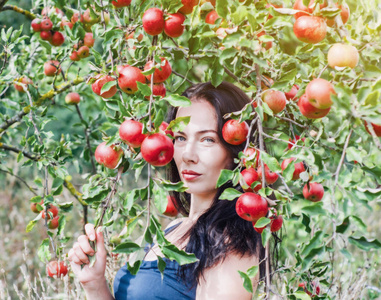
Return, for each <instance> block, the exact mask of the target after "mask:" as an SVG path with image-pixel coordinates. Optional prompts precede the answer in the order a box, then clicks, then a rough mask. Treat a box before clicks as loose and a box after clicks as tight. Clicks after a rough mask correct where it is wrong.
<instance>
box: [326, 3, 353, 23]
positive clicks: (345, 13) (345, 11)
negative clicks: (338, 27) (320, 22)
mask: <svg viewBox="0 0 381 300" xmlns="http://www.w3.org/2000/svg"><path fill="white" fill-rule="evenodd" d="M335 6H336V7H337V8H339V9H341V12H340V17H341V20H342V21H343V24H345V23H347V22H348V19H349V6H348V4H346V3H343V4H342V5H339V4H338V3H335ZM327 25H328V26H330V27H332V26H333V25H335V19H327Z"/></svg>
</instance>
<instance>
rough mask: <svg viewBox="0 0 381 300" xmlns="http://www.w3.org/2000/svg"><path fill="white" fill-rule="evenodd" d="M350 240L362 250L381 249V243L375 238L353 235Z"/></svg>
mask: <svg viewBox="0 0 381 300" xmlns="http://www.w3.org/2000/svg"><path fill="white" fill-rule="evenodd" d="M348 240H349V242H350V243H351V244H353V245H355V246H357V247H359V248H360V249H362V250H365V251H369V250H370V249H380V248H381V243H380V242H379V241H378V240H376V239H374V240H367V239H366V238H365V237H363V236H362V237H360V238H356V237H353V236H350V237H348Z"/></svg>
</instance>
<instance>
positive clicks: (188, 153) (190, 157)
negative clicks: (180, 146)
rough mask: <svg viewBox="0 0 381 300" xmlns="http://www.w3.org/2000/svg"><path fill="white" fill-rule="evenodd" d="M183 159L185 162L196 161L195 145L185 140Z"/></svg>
mask: <svg viewBox="0 0 381 300" xmlns="http://www.w3.org/2000/svg"><path fill="white" fill-rule="evenodd" d="M183 161H184V162H185V163H195V164H196V163H198V154H197V147H196V146H195V145H194V143H192V142H189V141H188V142H187V144H186V146H185V147H184V151H183Z"/></svg>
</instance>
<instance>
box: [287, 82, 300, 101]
mask: <svg viewBox="0 0 381 300" xmlns="http://www.w3.org/2000/svg"><path fill="white" fill-rule="evenodd" d="M298 91H299V86H298V85H297V84H294V85H293V86H292V88H291V90H290V91H289V92H287V93H284V95H285V96H286V99H287V100H297V98H296V94H297V93H298Z"/></svg>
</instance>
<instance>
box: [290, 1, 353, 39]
mask: <svg viewBox="0 0 381 300" xmlns="http://www.w3.org/2000/svg"><path fill="white" fill-rule="evenodd" d="M316 6H317V5H316V3H315V1H314V0H311V1H310V2H309V5H308V6H305V5H304V4H303V0H296V1H295V3H294V6H293V8H294V9H295V10H298V11H299V12H297V13H296V14H295V15H294V16H295V20H296V21H295V23H294V33H295V36H296V37H297V38H298V39H299V40H301V41H302V42H305V43H311V44H316V43H319V42H321V41H322V40H324V38H325V36H326V35H327V25H329V26H333V25H334V24H335V20H334V19H326V18H323V17H318V16H314V15H311V14H312V13H313V12H314V11H315V7H316ZM327 6H328V2H327V1H325V2H324V3H322V4H320V5H319V9H323V8H325V7H327ZM335 6H336V7H337V8H339V9H340V10H341V12H340V17H341V20H342V22H343V24H345V23H346V22H347V21H348V19H349V7H348V5H346V4H343V5H339V4H338V3H336V4H335Z"/></svg>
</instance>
